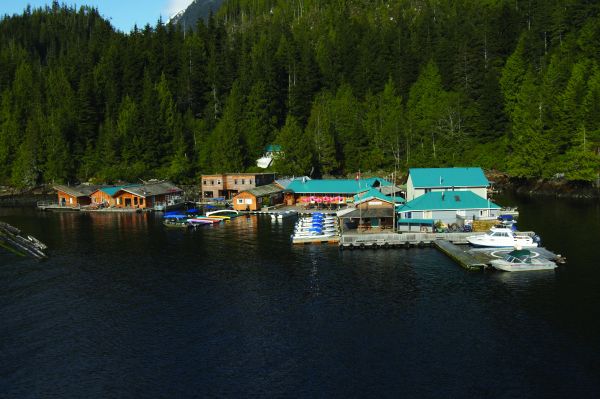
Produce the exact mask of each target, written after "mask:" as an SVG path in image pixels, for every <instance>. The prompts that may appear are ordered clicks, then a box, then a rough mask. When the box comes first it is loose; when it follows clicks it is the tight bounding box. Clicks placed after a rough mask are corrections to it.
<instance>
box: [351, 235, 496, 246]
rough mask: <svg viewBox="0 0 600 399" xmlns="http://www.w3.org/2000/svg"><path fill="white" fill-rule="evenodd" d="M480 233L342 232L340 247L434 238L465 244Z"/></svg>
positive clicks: (416, 243) (423, 241)
mask: <svg viewBox="0 0 600 399" xmlns="http://www.w3.org/2000/svg"><path fill="white" fill-rule="evenodd" d="M477 234H485V233H483V232H481V233H473V232H471V233H373V234H361V233H347V232H346V233H343V234H342V236H341V239H340V247H342V249H363V248H372V249H375V248H398V247H404V248H409V247H411V246H412V247H423V246H427V245H431V244H432V243H433V242H434V241H436V240H445V241H449V242H452V243H455V244H466V243H467V237H469V236H472V235H477Z"/></svg>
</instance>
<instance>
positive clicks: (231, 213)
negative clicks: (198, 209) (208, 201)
mask: <svg viewBox="0 0 600 399" xmlns="http://www.w3.org/2000/svg"><path fill="white" fill-rule="evenodd" d="M206 216H213V217H227V218H234V217H237V216H240V213H239V212H238V211H236V210H233V209H219V210H218V211H212V212H206Z"/></svg>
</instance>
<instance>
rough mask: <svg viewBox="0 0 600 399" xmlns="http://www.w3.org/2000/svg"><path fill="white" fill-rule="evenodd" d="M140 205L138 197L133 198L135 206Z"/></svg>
mask: <svg viewBox="0 0 600 399" xmlns="http://www.w3.org/2000/svg"><path fill="white" fill-rule="evenodd" d="M137 204H138V197H133V205H137Z"/></svg>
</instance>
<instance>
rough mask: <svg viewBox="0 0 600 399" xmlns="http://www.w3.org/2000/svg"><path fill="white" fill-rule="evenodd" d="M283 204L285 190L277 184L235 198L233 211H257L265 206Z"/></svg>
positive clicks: (244, 192)
mask: <svg viewBox="0 0 600 399" xmlns="http://www.w3.org/2000/svg"><path fill="white" fill-rule="evenodd" d="M282 202H283V189H282V188H281V187H280V186H279V185H277V184H267V185H266V186H260V187H256V188H252V189H250V190H244V191H242V192H240V193H238V194H236V195H235V197H233V209H235V210H236V211H257V210H259V209H262V207H264V206H273V205H277V204H281V203H282Z"/></svg>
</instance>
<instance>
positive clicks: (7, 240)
mask: <svg viewBox="0 0 600 399" xmlns="http://www.w3.org/2000/svg"><path fill="white" fill-rule="evenodd" d="M0 247H2V248H4V249H6V250H8V251H10V252H12V253H14V254H16V255H19V256H31V257H33V258H36V259H38V260H41V259H45V258H47V255H46V253H45V252H44V250H46V249H47V248H48V247H47V246H46V245H45V244H44V243H42V242H41V241H39V240H38V239H36V238H35V237H32V236H29V235H28V236H24V235H23V234H22V233H21V230H19V229H17V228H16V227H13V226H11V225H10V224H8V223H3V222H0Z"/></svg>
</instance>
